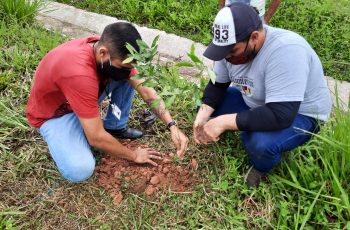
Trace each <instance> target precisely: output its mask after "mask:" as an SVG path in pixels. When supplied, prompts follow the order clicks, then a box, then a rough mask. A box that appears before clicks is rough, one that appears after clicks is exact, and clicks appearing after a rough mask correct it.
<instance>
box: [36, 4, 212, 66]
mask: <svg viewBox="0 0 350 230" xmlns="http://www.w3.org/2000/svg"><path fill="white" fill-rule="evenodd" d="M39 15H42V16H46V17H50V18H54V19H56V20H59V21H62V22H67V23H70V24H72V25H75V26H79V27H82V28H84V29H87V30H90V31H92V32H95V33H97V34H101V33H102V31H103V28H104V27H105V26H107V25H108V24H111V23H114V22H118V21H124V20H118V19H117V18H113V17H110V16H106V15H101V14H96V13H92V12H88V11H85V10H81V9H77V8H75V7H73V6H69V5H65V4H61V3H57V2H48V5H47V7H46V8H44V9H42V10H41V11H40V12H39ZM134 25H135V24H134ZM135 27H136V28H137V30H138V31H139V33H140V34H141V37H142V40H144V41H145V42H146V43H147V44H149V45H150V44H151V43H152V41H153V39H154V38H155V37H156V36H157V35H159V36H160V39H159V42H158V51H159V53H161V54H165V55H169V56H172V57H174V58H180V59H182V60H188V58H187V55H186V53H187V52H189V50H190V47H191V46H192V44H194V45H195V48H196V49H195V53H196V55H197V56H198V57H199V58H201V59H203V62H204V63H205V64H206V65H208V66H212V65H213V61H211V60H209V59H207V58H205V57H203V55H202V54H203V52H204V50H205V48H206V46H204V45H203V44H201V43H196V42H194V41H192V40H190V39H187V38H182V37H179V36H177V35H174V34H168V33H166V32H164V31H161V30H157V29H149V28H147V27H141V26H138V25H135Z"/></svg>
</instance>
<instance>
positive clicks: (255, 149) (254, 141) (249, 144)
mask: <svg viewBox="0 0 350 230" xmlns="http://www.w3.org/2000/svg"><path fill="white" fill-rule="evenodd" d="M244 147H245V149H246V151H247V152H248V155H249V157H250V158H254V159H255V160H259V159H269V158H270V159H273V158H275V157H276V155H279V148H278V146H277V145H276V143H275V142H274V141H267V140H264V141H262V140H261V139H260V138H250V139H249V140H247V141H245V142H244Z"/></svg>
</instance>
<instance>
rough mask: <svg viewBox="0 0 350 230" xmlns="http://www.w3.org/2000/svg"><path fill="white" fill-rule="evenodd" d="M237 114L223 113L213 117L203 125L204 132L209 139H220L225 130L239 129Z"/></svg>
mask: <svg viewBox="0 0 350 230" xmlns="http://www.w3.org/2000/svg"><path fill="white" fill-rule="evenodd" d="M236 116H237V114H227V115H221V116H218V117H216V118H213V119H211V120H210V121H208V122H207V123H206V124H205V125H204V126H203V132H204V135H205V137H206V140H207V141H218V140H219V136H220V135H221V134H222V133H223V132H224V131H225V130H237V124H236Z"/></svg>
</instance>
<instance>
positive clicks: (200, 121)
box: [193, 104, 214, 144]
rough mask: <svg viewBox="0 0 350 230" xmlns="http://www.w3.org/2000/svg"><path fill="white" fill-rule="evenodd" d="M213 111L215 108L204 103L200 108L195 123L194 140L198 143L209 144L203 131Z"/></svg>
mask: <svg viewBox="0 0 350 230" xmlns="http://www.w3.org/2000/svg"><path fill="white" fill-rule="evenodd" d="M213 112H214V109H213V108H211V107H210V106H208V105H205V104H203V105H202V106H201V108H200V109H199V111H198V113H197V116H196V120H195V121H194V123H193V140H194V141H195V142H196V143H197V144H207V140H206V137H205V135H204V132H203V127H204V125H205V124H206V123H207V121H208V120H209V117H210V115H211V114H212V113H213Z"/></svg>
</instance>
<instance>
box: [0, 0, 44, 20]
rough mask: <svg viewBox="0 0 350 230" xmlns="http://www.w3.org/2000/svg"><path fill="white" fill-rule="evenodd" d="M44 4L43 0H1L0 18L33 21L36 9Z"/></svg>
mask: <svg viewBox="0 0 350 230" xmlns="http://www.w3.org/2000/svg"><path fill="white" fill-rule="evenodd" d="M44 6H45V1H44V0H1V1H0V16H1V18H5V17H11V18H12V19H14V20H17V21H20V22H26V23H32V22H34V18H35V16H36V14H37V12H38V9H40V8H42V7H44Z"/></svg>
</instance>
